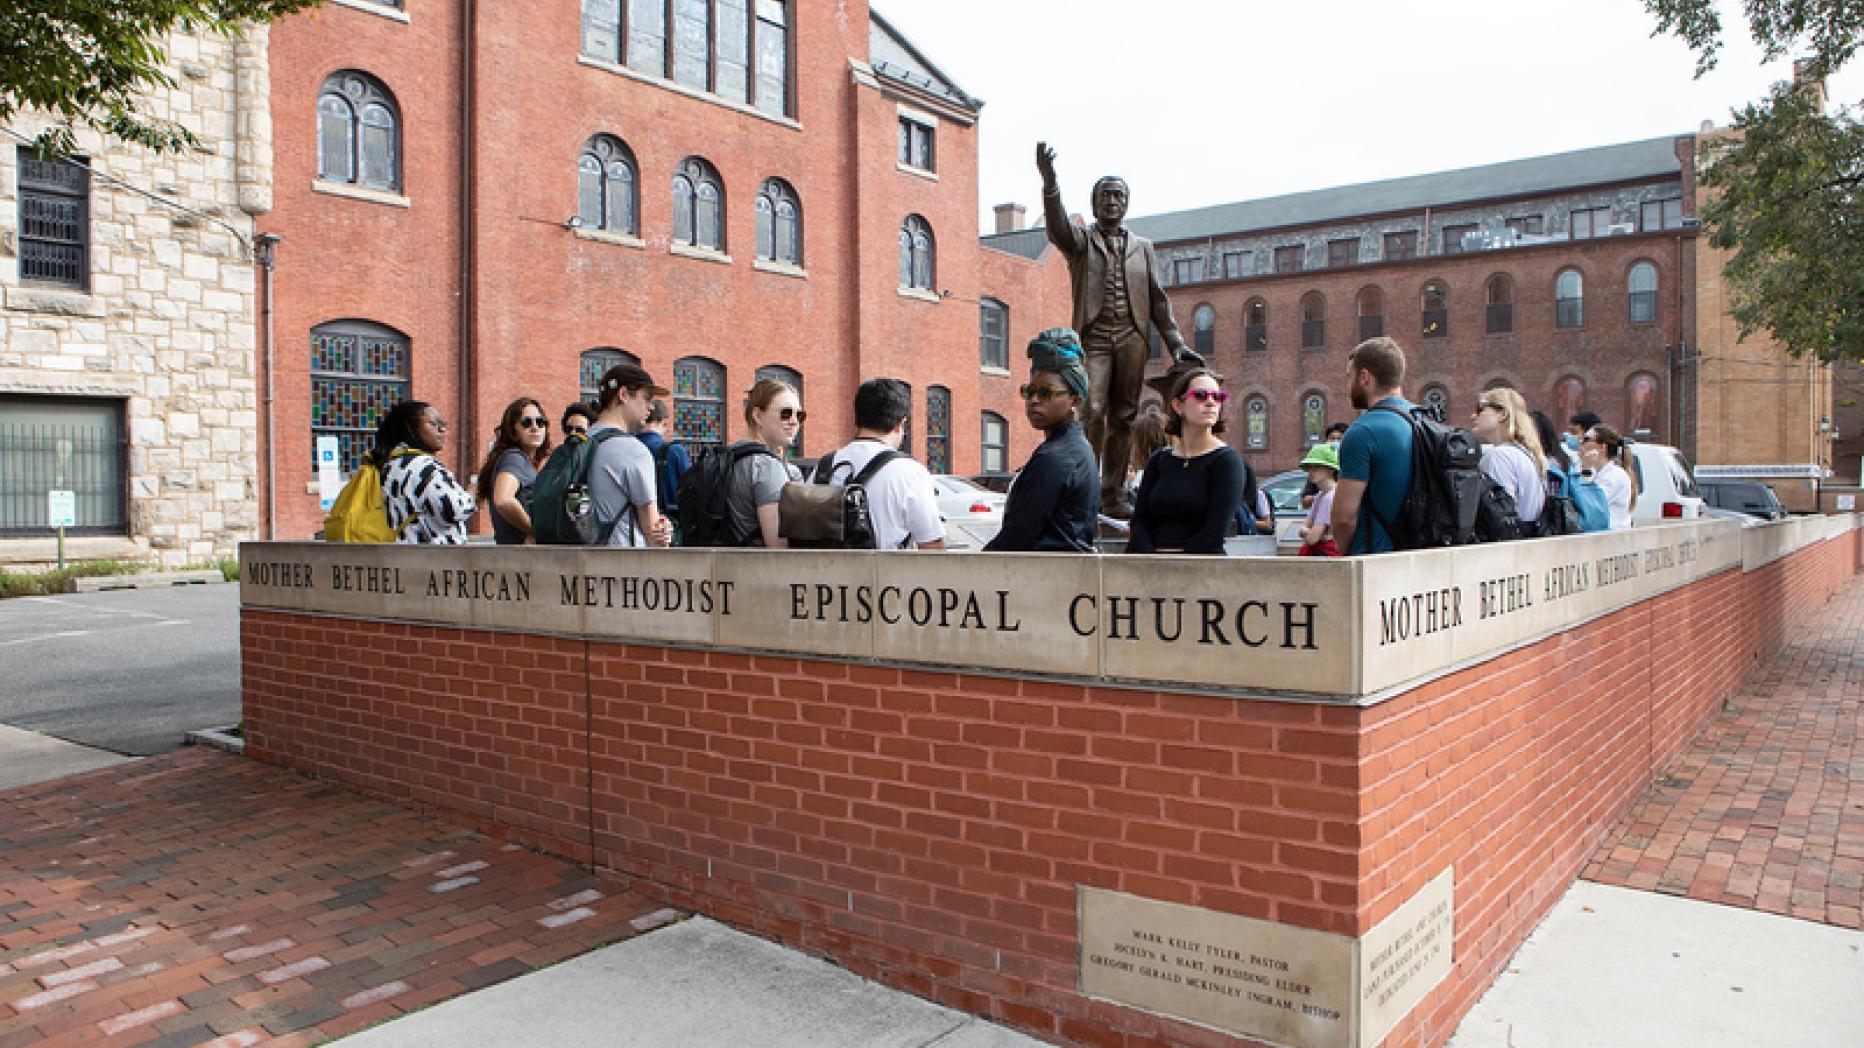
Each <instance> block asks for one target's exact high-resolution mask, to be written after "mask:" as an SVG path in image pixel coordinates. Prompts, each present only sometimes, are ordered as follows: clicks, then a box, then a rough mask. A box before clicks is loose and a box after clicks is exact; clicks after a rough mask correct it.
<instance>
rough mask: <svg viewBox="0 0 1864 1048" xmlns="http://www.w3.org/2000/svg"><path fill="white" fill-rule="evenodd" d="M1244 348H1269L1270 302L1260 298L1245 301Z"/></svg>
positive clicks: (1256, 349)
mask: <svg viewBox="0 0 1864 1048" xmlns="http://www.w3.org/2000/svg"><path fill="white" fill-rule="evenodd" d="M1243 348H1244V349H1248V350H1255V351H1258V352H1260V351H1262V350H1265V349H1268V348H1269V304H1268V303H1267V302H1264V301H1263V300H1261V299H1259V298H1252V299H1250V300H1249V301H1248V302H1245V303H1243Z"/></svg>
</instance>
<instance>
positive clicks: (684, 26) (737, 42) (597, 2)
mask: <svg viewBox="0 0 1864 1048" xmlns="http://www.w3.org/2000/svg"><path fill="white" fill-rule="evenodd" d="M669 30H670V31H669ZM582 53H583V54H585V55H587V56H589V57H590V58H595V59H600V60H601V61H604V62H613V63H615V64H617V65H624V64H625V65H626V66H627V67H628V68H629V69H632V70H634V71H635V72H637V73H643V74H646V75H647V76H651V77H655V78H657V79H661V80H671V81H673V82H674V83H676V84H679V85H680V86H682V87H686V88H689V89H691V90H694V91H703V92H706V93H707V94H712V95H717V96H718V97H720V98H722V99H725V100H726V101H729V102H735V103H738V104H741V105H753V106H756V107H757V108H758V109H761V110H763V111H765V112H767V113H774V114H776V115H778V116H788V115H790V102H789V99H790V46H789V4H788V3H787V2H786V0H755V4H754V5H753V0H582Z"/></svg>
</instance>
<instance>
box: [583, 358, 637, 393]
mask: <svg viewBox="0 0 1864 1048" xmlns="http://www.w3.org/2000/svg"><path fill="white" fill-rule="evenodd" d="M640 363H641V358H640V357H637V356H635V355H634V354H632V353H630V352H628V351H627V350H625V349H616V348H615V347H614V346H597V347H596V348H594V349H585V350H583V351H582V357H581V359H579V360H578V361H577V364H576V388H577V390H578V391H579V392H581V394H582V399H583V403H585V404H594V403H596V402H597V401H598V400H599V399H600V398H601V394H602V389H601V386H602V376H603V375H606V374H608V369H609V368H612V367H614V366H615V365H616V364H635V365H639V364H640Z"/></svg>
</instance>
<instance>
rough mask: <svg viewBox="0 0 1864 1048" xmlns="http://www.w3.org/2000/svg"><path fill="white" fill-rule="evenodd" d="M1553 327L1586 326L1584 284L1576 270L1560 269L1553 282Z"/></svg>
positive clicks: (1583, 279)
mask: <svg viewBox="0 0 1864 1048" xmlns="http://www.w3.org/2000/svg"><path fill="white" fill-rule="evenodd" d="M1553 326H1554V327H1562V328H1577V327H1585V326H1586V282H1585V278H1584V277H1581V276H1580V275H1579V270H1577V269H1562V270H1560V275H1559V276H1557V277H1555V278H1554V280H1553Z"/></svg>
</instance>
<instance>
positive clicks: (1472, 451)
mask: <svg viewBox="0 0 1864 1048" xmlns="http://www.w3.org/2000/svg"><path fill="white" fill-rule="evenodd" d="M1373 410H1374V411H1389V412H1391V413H1392V414H1394V415H1397V416H1399V417H1400V418H1402V419H1404V420H1405V421H1406V422H1407V423H1409V424H1410V426H1411V486H1410V488H1409V489H1408V490H1406V491H1405V495H1404V502H1402V503H1401V504H1399V506H1398V515H1397V516H1396V517H1395V518H1393V519H1391V520H1386V519H1385V517H1384V515H1383V514H1381V513H1379V511H1378V510H1377V509H1376V508H1374V507H1373V505H1372V501H1371V500H1370V499H1367V500H1366V502H1365V506H1366V508H1367V509H1369V510H1371V512H1372V516H1373V517H1374V519H1376V520H1377V521H1378V523H1379V526H1381V527H1383V528H1384V529H1385V534H1386V535H1388V536H1390V538H1391V540H1392V548H1393V549H1400V550H1405V549H1431V548H1434V547H1438V546H1464V545H1468V544H1469V543H1472V542H1487V541H1492V540H1493V539H1494V538H1498V537H1501V536H1500V532H1501V530H1502V529H1503V527H1506V529H1507V536H1506V537H1508V538H1514V537H1515V534H1516V531H1517V528H1518V525H1517V523H1516V520H1515V513H1514V499H1513V498H1512V497H1511V496H1510V495H1509V494H1508V492H1507V491H1505V490H1503V489H1502V488H1501V487H1500V485H1497V484H1495V483H1494V482H1493V481H1490V480H1489V479H1488V478H1487V477H1485V476H1483V475H1482V469H1481V466H1482V442H1481V441H1480V440H1477V439H1476V435H1475V434H1474V433H1471V432H1469V431H1468V430H1466V429H1458V428H1457V427H1455V426H1449V425H1445V424H1444V423H1443V422H1440V421H1438V419H1437V418H1436V417H1435V415H1434V414H1433V413H1431V412H1430V410H1429V409H1428V408H1422V407H1418V406H1416V405H1412V406H1411V408H1410V409H1409V410H1405V409H1403V408H1396V407H1392V406H1390V405H1386V404H1380V405H1378V406H1377V407H1375V408H1373ZM1498 496H1499V497H1498ZM1504 503H1505V504H1504Z"/></svg>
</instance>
